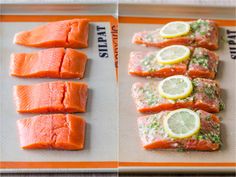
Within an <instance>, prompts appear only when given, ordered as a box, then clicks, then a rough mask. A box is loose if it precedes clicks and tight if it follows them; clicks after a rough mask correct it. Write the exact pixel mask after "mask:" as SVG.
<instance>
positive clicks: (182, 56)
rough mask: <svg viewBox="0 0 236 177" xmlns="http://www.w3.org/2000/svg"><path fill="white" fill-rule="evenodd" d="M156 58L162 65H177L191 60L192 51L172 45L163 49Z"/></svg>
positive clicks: (181, 46)
mask: <svg viewBox="0 0 236 177" xmlns="http://www.w3.org/2000/svg"><path fill="white" fill-rule="evenodd" d="M156 57H157V61H158V62H159V63H161V64H164V65H165V64H176V63H180V62H183V61H185V60H187V59H189V58H190V49H189V48H188V47H186V46H183V45H172V46H168V47H165V48H163V49H161V50H160V51H159V52H158V53H157V55H156Z"/></svg>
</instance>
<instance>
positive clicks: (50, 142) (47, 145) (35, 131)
mask: <svg viewBox="0 0 236 177" xmlns="http://www.w3.org/2000/svg"><path fill="white" fill-rule="evenodd" d="M17 127H18V132H19V137H20V145H21V147H22V148H23V149H61V150H80V149H83V148H84V141H85V127H86V122H85V120H84V119H82V118H81V117H79V116H75V115H72V114H67V115H66V114H50V115H49V114H48V115H38V116H34V117H30V118H24V119H19V120H18V121H17Z"/></svg>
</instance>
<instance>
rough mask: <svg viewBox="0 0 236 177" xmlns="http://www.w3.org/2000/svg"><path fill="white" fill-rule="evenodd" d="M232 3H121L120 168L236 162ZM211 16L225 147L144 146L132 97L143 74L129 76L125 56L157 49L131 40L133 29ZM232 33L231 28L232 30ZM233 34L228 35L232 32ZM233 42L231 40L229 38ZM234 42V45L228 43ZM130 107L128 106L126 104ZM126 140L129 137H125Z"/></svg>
mask: <svg viewBox="0 0 236 177" xmlns="http://www.w3.org/2000/svg"><path fill="white" fill-rule="evenodd" d="M234 12H235V9H234V8H220V7H201V8H199V7H191V6H165V5H145V4H141V5H140V4H120V5H119V170H120V172H159V173H160V172H165V173H166V172H168V173H170V172H175V173H176V172H181V173H184V172H192V173H194V172H196V171H197V172H209V173H210V172H215V173H216V172H234V171H235V167H236V139H235V136H236V131H235V130H236V119H235V118H236V113H235V102H236V92H235V89H236V78H235V76H236V70H235V68H236V60H235V59H233V58H232V57H231V55H232V54H233V53H234V52H235V48H234V46H233V45H229V42H227V41H229V40H231V41H232V40H233V41H234V42H235V43H236V39H235V36H234V39H232V37H231V39H230V37H229V36H230V35H229V34H228V35H227V30H231V31H234V32H235V31H236V28H235V25H236V22H235V13H234ZM198 18H204V19H212V20H216V21H217V23H219V25H220V36H221V39H220V49H219V50H218V51H216V52H217V53H218V54H219V56H220V66H219V72H218V75H217V78H216V79H217V80H218V81H219V83H220V86H221V88H222V96H223V99H224V102H225V104H226V109H225V111H223V112H221V113H220V114H219V116H220V117H222V130H221V131H222V139H223V147H222V148H221V150H219V151H216V152H196V151H191V152H176V151H171V150H170V151H168V150H154V151H148V150H144V149H143V148H142V146H141V142H140V139H139V136H138V127H137V117H139V116H141V115H142V114H139V113H137V111H136V107H135V104H134V102H133V99H132V97H131V86H132V84H133V83H134V82H137V81H140V82H144V81H147V79H146V78H140V77H135V76H130V75H129V74H128V61H129V54H130V52H131V51H141V50H143V51H157V50H159V49H157V48H151V47H150V48H147V47H144V46H141V45H135V44H132V43H131V40H132V36H133V34H134V33H135V32H139V31H145V30H154V29H156V28H158V27H161V26H162V25H163V24H165V23H167V22H170V21H177V20H192V19H198ZM231 34H232V33H231ZM231 36H232V35H231ZM231 43H232V42H231ZM230 48H234V49H230ZM127 108H129V109H127ZM127 142H128V143H127Z"/></svg>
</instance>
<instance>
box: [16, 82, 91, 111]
mask: <svg viewBox="0 0 236 177" xmlns="http://www.w3.org/2000/svg"><path fill="white" fill-rule="evenodd" d="M87 96H88V86H87V84H85V83H78V82H62V81H56V82H48V83H40V84H34V85H17V86H15V87H14V97H15V103H16V108H17V111H18V112H20V113H52V112H57V113H65V112H68V113H73V112H85V111H86V102H87Z"/></svg>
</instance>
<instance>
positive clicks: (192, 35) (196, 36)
mask: <svg viewBox="0 0 236 177" xmlns="http://www.w3.org/2000/svg"><path fill="white" fill-rule="evenodd" d="M190 28H191V30H190V32H189V34H187V35H185V36H181V37H176V38H171V39H165V38H162V37H161V36H160V34H159V33H160V30H161V29H157V30H155V31H143V32H138V33H135V34H134V36H133V39H132V42H133V43H135V44H143V45H145V46H147V47H158V48H163V47H167V46H170V45H187V46H193V47H203V48H207V49H210V50H216V49H218V48H219V44H218V40H219V39H218V38H219V31H218V26H217V24H216V23H215V22H213V21H210V20H202V19H199V20H196V21H193V22H190Z"/></svg>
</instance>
